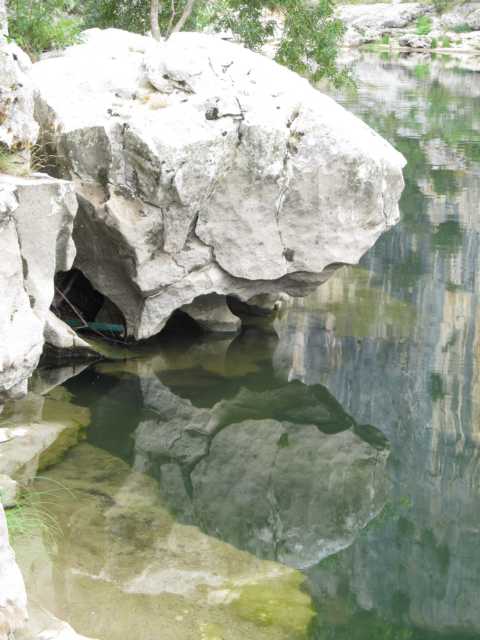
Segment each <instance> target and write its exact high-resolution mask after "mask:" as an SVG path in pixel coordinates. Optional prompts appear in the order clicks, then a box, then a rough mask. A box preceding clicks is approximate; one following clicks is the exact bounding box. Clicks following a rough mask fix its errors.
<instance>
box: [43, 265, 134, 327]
mask: <svg viewBox="0 0 480 640" xmlns="http://www.w3.org/2000/svg"><path fill="white" fill-rule="evenodd" d="M51 310H52V311H53V313H54V314H55V315H56V316H58V317H59V318H60V319H61V320H63V321H64V322H65V323H66V324H68V325H70V326H72V327H73V328H75V329H76V330H80V331H82V332H84V331H89V330H90V331H91V332H94V333H96V332H100V333H105V335H111V334H115V335H117V336H120V337H122V336H123V335H125V318H124V316H123V314H122V312H121V311H120V309H119V308H118V307H117V306H116V305H115V304H114V303H113V302H112V301H111V300H110V299H109V298H107V297H106V296H105V295H103V294H102V293H101V292H100V291H97V290H96V289H95V288H94V287H93V286H92V284H91V283H90V281H89V280H88V278H87V277H86V276H85V275H84V274H83V273H82V272H81V271H80V270H79V269H71V270H70V271H60V272H59V273H57V275H56V277H55V296H54V299H53V302H52V307H51Z"/></svg>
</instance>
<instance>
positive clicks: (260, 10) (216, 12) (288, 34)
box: [84, 0, 349, 85]
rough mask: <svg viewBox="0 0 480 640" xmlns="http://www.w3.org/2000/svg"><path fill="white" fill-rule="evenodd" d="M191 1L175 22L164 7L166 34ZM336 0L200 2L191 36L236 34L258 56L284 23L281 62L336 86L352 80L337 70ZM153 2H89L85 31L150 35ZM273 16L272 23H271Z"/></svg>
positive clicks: (179, 3)
mask: <svg viewBox="0 0 480 640" xmlns="http://www.w3.org/2000/svg"><path fill="white" fill-rule="evenodd" d="M185 3H186V0H178V1H177V2H176V6H175V12H176V13H175V17H174V18H172V14H171V3H170V2H162V3H161V5H160V6H161V13H160V15H159V22H160V30H161V32H162V33H164V34H168V32H169V31H170V30H171V27H172V24H174V22H175V20H177V19H178V17H179V16H180V15H181V13H182V10H183V8H184V7H185ZM334 7H335V1H334V0H318V1H317V2H315V3H313V2H308V0H276V1H274V0H267V1H264V0H214V1H211V0H210V1H208V0H197V2H196V4H195V5H194V10H193V12H192V14H191V16H190V18H189V20H188V21H187V24H186V26H185V29H186V30H202V29H205V27H207V26H208V27H210V28H211V29H214V30H217V31H220V30H226V29H228V30H231V31H232V32H233V33H234V34H236V35H237V36H238V38H239V39H240V40H241V41H242V42H244V43H245V45H246V46H247V47H249V48H250V49H253V50H258V49H259V48H260V47H261V46H262V45H264V44H265V43H266V42H267V41H268V40H269V39H270V38H272V36H273V35H274V31H275V25H276V22H275V21H274V20H273V12H275V16H276V17H277V18H278V20H280V21H283V23H284V30H283V35H282V37H281V39H280V42H279V46H278V51H277V58H276V59H277V61H278V62H280V63H281V64H283V65H285V66H288V67H289V68H290V69H293V70H294V71H297V72H299V73H302V74H304V75H309V76H311V77H313V79H314V80H319V79H320V78H324V77H325V78H329V79H330V80H333V82H334V83H335V84H337V85H338V84H341V83H343V82H345V81H348V80H349V76H348V74H347V73H346V71H339V70H338V69H337V64H336V61H337V43H338V40H339V38H340V36H341V35H342V34H343V32H344V26H343V23H342V22H341V21H340V20H338V19H337V18H335V16H334ZM149 11H150V1H149V0H128V1H127V0H86V2H85V3H84V17H85V26H87V27H102V28H105V27H117V28H121V29H128V30H129V31H136V32H138V33H145V32H147V31H148V30H149V28H150V25H149ZM268 12H270V15H271V16H272V17H271V18H268V15H269V14H268Z"/></svg>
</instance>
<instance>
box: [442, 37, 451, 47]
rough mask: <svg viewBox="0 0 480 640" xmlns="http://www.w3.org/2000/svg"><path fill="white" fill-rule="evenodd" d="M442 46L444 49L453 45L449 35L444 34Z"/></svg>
mask: <svg viewBox="0 0 480 640" xmlns="http://www.w3.org/2000/svg"><path fill="white" fill-rule="evenodd" d="M441 46H442V48H443V49H448V48H449V47H451V46H452V41H451V40H450V38H449V37H448V36H443V37H442V40H441Z"/></svg>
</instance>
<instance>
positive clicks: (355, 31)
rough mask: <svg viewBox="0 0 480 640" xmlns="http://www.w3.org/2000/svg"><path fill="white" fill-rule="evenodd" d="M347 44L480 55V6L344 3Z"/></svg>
mask: <svg viewBox="0 0 480 640" xmlns="http://www.w3.org/2000/svg"><path fill="white" fill-rule="evenodd" d="M337 15H338V17H339V18H340V19H341V20H342V21H343V22H344V24H345V27H346V32H345V36H344V39H343V46H344V47H347V48H351V47H365V46H370V47H371V46H374V47H375V48H378V49H380V50H393V51H399V50H400V51H412V50H414V51H419V50H420V51H440V52H443V53H455V54H457V53H462V54H468V55H474V56H480V7H479V5H478V3H475V2H466V3H462V4H458V5H455V6H454V7H451V8H448V9H446V10H445V11H444V12H441V13H440V12H439V13H437V12H436V11H435V8H434V6H433V5H432V4H424V3H421V2H401V3H399V2H397V3H373V4H348V5H341V6H340V7H339V8H338V11H337Z"/></svg>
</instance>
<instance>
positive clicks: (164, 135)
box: [32, 29, 404, 339]
mask: <svg viewBox="0 0 480 640" xmlns="http://www.w3.org/2000/svg"><path fill="white" fill-rule="evenodd" d="M83 38H84V41H83V44H81V45H77V46H74V47H71V48H70V49H68V50H67V51H66V52H65V54H64V55H63V56H62V57H58V58H52V59H48V60H43V61H41V62H39V63H37V64H36V65H34V68H33V71H32V77H33V80H34V81H35V83H36V85H37V87H38V98H37V104H36V114H37V117H38V119H39V122H40V125H41V129H42V135H43V137H44V140H48V142H49V144H50V145H53V148H54V149H55V152H56V154H57V158H58V164H59V169H60V172H61V175H62V177H66V178H70V179H72V180H74V182H75V184H76V189H77V193H78V194H79V197H80V211H79V215H78V218H77V222H76V225H75V233H74V238H75V243H76V246H77V258H76V266H77V267H78V268H79V269H81V270H82V271H83V272H84V273H85V275H86V276H87V277H88V279H89V280H90V281H91V282H92V284H93V286H94V287H95V288H96V289H97V290H99V291H100V292H102V293H103V294H104V295H106V296H108V297H109V298H110V299H111V300H112V301H113V302H114V303H115V304H116V305H117V306H118V307H119V308H120V310H121V311H122V312H123V314H124V316H125V319H126V322H127V326H128V332H129V334H130V335H132V336H134V337H135V338H137V339H141V338H147V337H149V336H152V335H154V334H155V333H158V332H159V331H160V330H161V329H162V328H163V326H164V325H165V322H166V321H167V319H168V318H169V316H170V315H171V313H172V312H173V311H174V310H176V309H181V308H182V307H184V305H190V304H191V303H193V302H194V301H195V299H196V298H197V297H198V296H203V295H209V294H217V295H218V296H219V299H218V305H219V309H218V313H214V310H213V307H214V300H212V299H210V300H209V305H210V311H209V315H211V316H212V318H213V324H215V323H217V324H218V322H222V316H223V314H224V311H225V309H224V298H223V296H225V295H233V296H236V297H238V298H240V299H241V300H243V301H248V300H250V299H251V298H252V297H254V296H258V295H264V294H279V293H281V292H287V293H290V294H293V295H302V294H304V293H306V292H307V291H308V290H310V289H311V288H312V287H315V286H317V285H318V284H320V283H321V282H323V281H325V280H326V279H327V278H328V277H329V275H330V274H331V273H332V271H333V270H334V268H335V266H336V265H337V264H338V263H356V262H358V260H359V259H360V257H361V256H362V254H363V253H364V252H365V251H366V250H367V249H369V248H370V247H371V246H372V245H373V243H374V242H375V241H376V239H377V238H378V237H379V235H380V234H381V233H382V232H383V231H384V230H385V229H386V228H387V227H388V226H390V225H392V224H394V223H395V222H397V220H398V206H397V203H398V199H399V197H400V194H401V191H402V188H403V178H402V172H401V169H402V167H403V165H404V159H403V157H402V156H401V155H400V154H399V153H397V152H396V151H395V150H394V149H393V148H392V147H391V146H390V145H389V144H388V143H387V142H386V141H385V140H384V139H383V138H381V137H380V136H379V135H377V134H376V133H375V132H374V131H372V130H371V129H370V128H369V127H368V126H367V125H365V124H364V123H363V122H361V121H360V120H358V119H357V118H356V117H355V116H353V115H352V114H350V113H349V112H347V111H346V110H344V109H343V108H342V107H340V106H339V105H338V104H336V103H335V102H334V101H333V100H332V99H330V98H328V97H327V96H325V95H323V94H321V93H320V92H319V91H317V90H315V89H314V88H313V87H311V85H309V84H308V82H307V81H306V80H304V79H302V78H300V77H299V76H298V75H296V74H294V73H292V72H290V71H288V70H287V69H285V68H284V67H281V66H279V65H277V64H276V63H274V62H272V61H271V60H269V59H267V58H265V57H262V56H260V55H258V54H255V53H252V52H251V51H248V50H246V49H244V48H242V47H240V46H238V45H234V44H231V43H226V42H224V41H222V40H220V39H219V38H217V37H214V36H207V35H204V34H193V33H179V34H175V35H173V36H172V37H171V38H170V39H169V40H168V41H167V42H164V43H157V42H154V41H152V39H149V38H146V37H143V36H139V35H136V34H131V33H126V32H122V31H118V30H113V29H112V30H106V31H100V30H97V29H95V30H91V31H88V32H86V33H85V34H84V36H83ZM332 265H333V266H332ZM190 310H191V311H192V316H193V315H194V313H197V315H198V313H199V312H198V310H192V308H190ZM187 312H188V310H187ZM204 315H205V314H204ZM206 326H207V327H208V322H206Z"/></svg>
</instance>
